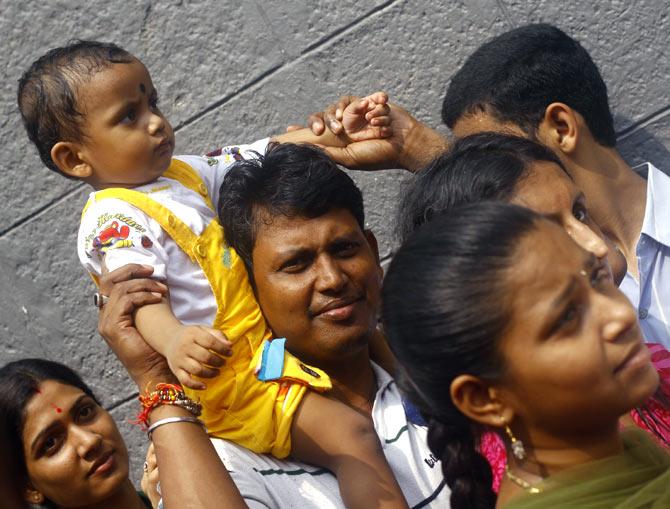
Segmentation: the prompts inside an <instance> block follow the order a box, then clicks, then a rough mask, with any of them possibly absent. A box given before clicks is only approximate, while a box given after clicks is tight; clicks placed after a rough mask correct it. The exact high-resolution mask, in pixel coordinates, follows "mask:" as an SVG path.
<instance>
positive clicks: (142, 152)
mask: <svg viewBox="0 0 670 509" xmlns="http://www.w3.org/2000/svg"><path fill="white" fill-rule="evenodd" d="M18 101H19V109H20V111H21V115H22V117H23V121H24V125H25V127H26V129H27V131H28V135H29V137H30V139H31V141H32V142H33V143H34V144H35V145H36V146H37V148H38V150H39V153H40V157H41V159H42V161H43V162H44V163H45V164H46V166H47V167H49V168H50V169H52V170H54V171H57V172H59V173H61V174H62V175H64V176H66V177H69V178H72V179H76V180H81V181H83V182H86V183H88V184H89V185H90V186H91V187H93V189H94V190H95V191H94V192H93V193H91V195H90V198H89V200H88V203H87V204H86V207H85V208H84V212H83V215H82V220H81V226H80V230H79V237H78V252H79V257H80V260H81V262H82V263H83V265H84V266H85V267H86V269H87V270H88V272H89V273H90V274H91V276H92V277H93V278H94V280H96V279H97V277H99V276H100V274H101V271H102V265H103V262H104V264H105V265H106V266H107V267H108V268H109V269H110V270H113V269H115V268H117V267H120V266H122V265H125V264H127V263H142V264H146V265H151V266H152V267H153V268H154V276H155V277H157V278H160V279H162V280H164V281H165V282H166V283H167V286H168V288H169V290H170V292H169V295H170V296H169V301H168V300H163V302H161V303H160V304H154V305H149V306H145V307H143V308H141V309H139V310H138V311H137V313H136V317H135V319H136V325H137V328H138V330H139V331H140V332H141V334H142V335H143V336H144V338H145V339H146V341H147V343H149V344H150V345H151V346H152V347H153V348H154V349H155V350H157V351H158V352H159V353H161V354H162V355H163V356H164V357H165V358H166V359H167V361H168V364H169V365H170V368H171V369H172V371H173V372H174V374H175V375H176V376H177V378H178V379H179V381H180V382H181V384H182V385H183V386H184V388H185V391H186V392H187V394H189V396H190V397H191V398H193V399H198V400H199V401H200V402H201V403H202V406H203V411H202V420H203V421H204V423H205V425H206V426H207V429H208V430H209V432H210V434H212V435H214V436H217V437H221V438H226V439H230V440H233V441H235V442H237V443H239V444H240V445H242V446H244V447H247V448H249V449H251V450H253V451H256V452H268V453H271V454H273V455H274V456H276V457H279V458H282V457H285V456H287V455H288V454H289V453H291V452H292V451H293V453H294V455H296V451H300V453H299V454H298V455H296V457H297V458H298V459H299V460H302V461H305V462H308V463H314V464H317V465H320V466H323V467H325V468H328V469H330V470H331V471H333V472H334V473H335V474H336V475H337V477H338V482H339V484H340V492H341V494H342V499H343V501H344V503H345V504H346V505H347V506H348V507H406V502H405V500H404V497H403V495H402V492H401V491H400V488H399V486H398V484H397V482H396V480H395V478H394V476H393V473H392V472H391V470H390V468H389V466H388V464H387V463H386V460H385V458H384V456H383V453H382V450H381V446H380V444H379V440H378V438H377V436H376V433H375V431H374V428H373V426H372V422H371V420H370V419H369V418H365V417H363V416H361V415H359V414H358V413H357V412H355V411H354V410H353V409H351V408H349V407H348V406H346V405H344V404H343V403H340V402H338V401H335V400H333V399H330V398H327V397H324V396H323V395H320V394H319V393H318V392H319V391H324V390H327V389H329V388H330V380H329V378H328V375H326V373H324V372H323V371H321V370H320V369H318V368H316V367H314V366H307V365H305V364H304V363H302V362H300V361H299V360H298V359H296V358H294V357H293V356H291V355H290V354H289V353H288V352H284V350H283V339H276V340H274V341H268V340H271V339H272V333H271V331H270V330H269V327H268V325H267V324H266V322H265V319H264V318H263V315H262V314H261V311H260V308H259V306H258V304H257V302H256V299H255V297H254V294H253V292H252V289H251V287H250V284H249V282H248V278H247V273H246V270H245V268H244V264H243V263H242V261H241V260H240V259H239V257H238V256H237V254H236V253H235V251H234V250H232V249H230V248H229V247H227V246H226V245H225V243H224V240H223V239H224V236H223V230H222V228H221V226H220V224H219V222H218V219H217V217H216V212H215V207H214V205H213V204H216V203H217V201H218V190H219V187H220V185H221V182H222V180H223V177H224V175H225V173H226V172H227V171H228V169H229V168H230V167H231V165H232V164H233V163H234V162H235V161H236V160H239V159H242V158H248V157H254V154H255V153H264V152H265V148H266V146H267V144H268V142H269V140H261V141H259V142H256V143H254V144H251V145H243V146H239V147H229V148H226V149H224V150H222V151H221V152H220V153H218V154H217V155H215V156H210V157H199V156H180V157H178V158H173V157H172V155H173V150H174V144H175V140H174V133H173V130H172V127H171V126H170V123H169V122H168V120H167V119H166V118H165V117H164V116H163V114H162V113H161V111H160V109H159V108H158V95H157V92H156V89H155V88H154V85H153V83H152V81H151V76H150V75H149V72H148V71H147V69H146V67H145V66H144V65H143V64H142V62H140V61H139V60H138V59H137V58H135V57H134V56H133V55H131V54H130V53H128V52H127V51H125V50H123V49H121V48H120V47H118V46H116V45H114V44H106V43H99V42H92V41H77V42H74V43H72V44H70V45H68V46H66V47H62V48H56V49H53V50H51V51H49V52H48V53H47V54H45V55H44V56H43V57H41V58H39V59H38V60H37V61H35V62H34V63H33V64H32V65H31V67H30V69H28V71H26V73H25V74H24V75H23V77H22V78H21V81H20V84H19V91H18ZM385 103H386V97H385V95H384V94H382V93H377V94H373V95H372V96H369V97H367V98H365V99H363V100H361V101H358V102H356V103H354V104H352V105H351V106H349V107H348V108H347V109H346V110H345V112H344V119H343V122H342V123H343V125H344V127H345V133H344V134H343V135H340V136H339V137H336V136H334V135H333V134H332V133H327V134H326V135H324V136H321V137H316V136H314V135H313V134H312V133H311V132H310V131H309V130H307V129H305V130H298V131H293V132H291V133H286V134H283V135H280V136H277V137H275V138H274V139H273V141H274V142H278V143H281V142H312V143H320V144H329V145H333V144H334V145H340V146H342V145H346V144H347V143H349V142H352V141H360V140H364V139H369V138H373V137H382V136H386V135H388V134H389V133H390V131H389V127H388V116H387V113H388V110H387V107H386V104H385ZM233 171H234V170H233ZM224 358H226V360H225V361H224ZM224 362H225V364H226V365H225V366H224ZM259 371H260V372H259ZM257 375H258V376H257ZM203 378H205V379H211V381H209V382H208V383H207V385H205V383H204V382H203V380H202V379H203ZM261 380H263V381H261ZM308 388H311V389H313V390H308ZM194 391H197V392H194ZM298 407H299V408H300V411H299V412H296V410H297V409H298ZM325 416H334V418H335V419H336V420H337V425H335V426H333V425H325V426H324V425H323V424H324V420H325V421H326V422H328V424H330V422H329V418H328V417H325ZM310 436H319V443H318V444H312V443H305V444H302V443H299V441H300V438H299V437H310ZM292 439H293V440H295V443H292ZM303 440H304V439H303ZM324 451H331V452H330V454H324ZM362 466H363V468H362ZM368 477H369V478H368Z"/></svg>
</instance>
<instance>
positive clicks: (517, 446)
mask: <svg viewBox="0 0 670 509" xmlns="http://www.w3.org/2000/svg"><path fill="white" fill-rule="evenodd" d="M505 433H507V436H508V437H509V440H510V442H511V445H512V454H514V457H515V458H516V459H518V460H519V461H523V460H524V459H526V449H525V448H524V446H523V442H522V441H521V440H518V439H517V438H516V437H515V436H514V433H512V428H510V427H509V426H508V425H507V424H505Z"/></svg>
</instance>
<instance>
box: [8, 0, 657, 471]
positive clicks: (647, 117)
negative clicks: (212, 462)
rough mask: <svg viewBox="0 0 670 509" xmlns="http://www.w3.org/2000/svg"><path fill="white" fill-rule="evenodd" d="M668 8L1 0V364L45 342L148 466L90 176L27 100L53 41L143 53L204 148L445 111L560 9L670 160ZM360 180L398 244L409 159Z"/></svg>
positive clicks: (384, 238)
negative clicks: (25, 124) (105, 312)
mask: <svg viewBox="0 0 670 509" xmlns="http://www.w3.org/2000/svg"><path fill="white" fill-rule="evenodd" d="M668 14H669V8H668V4H667V2H665V1H664V0H636V1H635V0H628V1H619V0H617V1H612V2H598V1H596V2H581V1H577V0H563V1H561V2H556V1H547V0H542V1H535V2H519V1H514V0H470V1H467V2H461V1H448V0H434V1H420V0H387V1H381V0H358V1H354V0H338V1H333V0H322V1H318V2H317V1H306V0H303V1H300V0H286V1H274V2H261V1H244V2H243V1H242V0H226V1H216V0H199V1H197V0H169V1H168V0H164V1H160V2H159V1H152V0H138V1H133V2H125V1H120V0H89V1H83V0H69V1H68V0H60V1H55V0H43V1H40V2H37V1H34V0H31V1H18V0H16V1H15V0H0V37H1V38H2V45H1V47H2V48H3V51H2V52H1V54H0V62H1V65H0V67H1V69H2V73H3V74H2V77H3V79H2V82H1V84H0V87H1V88H0V94H1V95H0V115H1V116H0V136H1V138H0V139H1V140H2V143H3V146H4V147H5V150H4V158H3V162H2V172H1V173H0V203H1V204H2V205H1V206H0V363H4V362H5V361H8V360H12V359H17V358H21V357H25V356H39V357H46V358H50V359H55V360H59V361H62V362H65V363H67V364H68V365H69V366H71V367H73V368H75V369H76V370H78V371H79V372H80V373H81V374H82V375H83V377H84V379H85V380H87V381H88V382H89V383H90V384H91V385H92V386H93V387H94V389H95V390H96V392H97V393H98V394H99V395H100V396H101V398H102V400H103V401H104V403H105V404H106V406H107V407H108V408H110V409H111V410H112V413H113V414H114V416H115V417H116V419H117V420H118V422H119V423H120V425H121V427H122V431H123V432H124V434H125V437H126V438H127V441H128V444H129V446H130V449H131V452H132V457H133V468H134V469H135V472H139V470H140V469H139V465H141V461H142V455H143V451H144V448H145V442H144V437H143V435H142V434H141V433H139V431H138V430H136V429H134V428H133V427H132V426H130V425H128V424H127V423H126V422H127V419H128V418H129V417H131V416H132V415H133V414H134V412H135V411H136V408H137V406H136V403H135V402H134V391H133V388H132V386H131V384H130V383H129V380H128V378H127V377H126V375H125V374H124V372H123V370H122V369H121V368H120V366H119V364H118V363H117V362H116V360H115V358H114V357H113V355H112V354H110V353H109V352H108V351H107V349H106V348H105V346H104V344H103V342H102V340H101V339H100V338H99V337H98V335H97V332H96V311H95V309H94V308H93V307H92V305H91V302H92V301H91V295H92V293H93V291H94V290H93V285H92V284H91V283H90V282H89V280H88V278H87V277H86V276H85V274H84V273H83V270H82V269H81V268H80V266H79V264H78V261H77V258H76V253H75V240H76V231H77V226H78V219H79V212H80V210H81V207H82V205H83V204H84V202H85V197H86V195H87V193H88V190H87V189H86V188H85V187H84V186H83V185H81V184H77V183H75V182H71V181H68V180H65V179H63V178H61V177H58V176H57V175H54V174H52V173H51V172H49V171H48V170H46V169H45V168H44V167H42V165H41V163H40V161H39V158H38V157H37V155H36V151H35V150H34V149H33V147H32V146H30V145H29V143H28V140H27V137H26V135H25V134H24V132H23V128H22V126H21V124H20V120H19V115H18V112H17V109H16V106H15V93H16V83H17V80H18V78H19V76H20V74H21V72H22V71H23V70H24V69H25V68H26V67H27V66H28V65H29V64H30V62H31V61H32V60H33V59H35V58H36V57H38V56H39V55H41V54H42V53H43V52H45V51H46V50H47V49H49V48H51V47H54V46H57V45H61V44H63V43H65V42H66V41H67V40H68V39H71V38H91V39H100V40H111V41H115V42H117V43H119V44H121V45H122V46H124V47H126V48H127V49H128V50H130V51H131V52H133V53H135V54H136V55H137V56H139V57H140V58H141V59H142V60H143V61H144V62H145V63H146V64H147V67H148V68H149V70H150V71H151V73H152V75H153V80H154V83H155V84H156V86H157V88H158V90H159V92H160V94H161V106H162V108H163V111H164V112H165V113H166V114H167V116H168V118H170V120H171V122H172V124H173V126H175V127H176V132H177V153H201V152H203V151H204V150H206V149H209V148H212V147H215V146H218V145H221V144H229V143H239V142H244V141H251V140H253V139H257V138H259V137H262V136H265V135H268V134H272V133H277V132H280V131H282V130H283V129H284V128H285V126H286V125H287V124H289V123H296V122H301V121H302V119H304V118H305V116H306V114H307V113H309V112H311V111H315V110H317V109H320V107H321V106H323V105H325V104H326V103H328V102H330V101H332V100H333V99H335V98H336V97H338V96H339V95H340V94H343V93H358V94H363V93H366V92H369V91H372V90H376V89H384V90H386V91H388V92H389V94H390V96H391V98H392V100H394V101H396V102H398V103H400V104H402V105H404V106H405V107H407V108H408V109H409V110H410V111H412V112H414V113H415V114H416V115H417V116H418V118H420V119H421V120H423V121H425V122H427V123H428V124H430V125H432V126H438V125H439V124H440V122H439V109H440V104H441V99H442V96H443V94H444V91H445V90H446V85H447V83H448V79H449V76H450V75H451V73H452V72H453V71H454V70H455V69H457V68H458V66H459V65H460V64H461V63H462V62H463V61H464V59H465V58H466V57H467V55H469V54H470V53H471V52H472V51H473V50H474V49H475V48H476V47H477V46H478V45H479V44H480V43H482V42H483V41H485V40H486V39H487V38H489V37H491V36H492V35H495V34H498V33H501V32H503V31H506V30H508V29H510V28H513V27H515V26H518V25H521V24H525V23H527V22H531V21H540V20H541V21H549V22H552V23H554V24H556V25H558V26H560V27H561V28H563V29H565V30H567V31H568V32H569V33H570V34H572V35H573V36H575V37H577V38H578V39H579V40H580V41H581V42H582V43H583V44H584V45H585V46H586V48H587V49H588V50H589V51H591V52H592V55H593V57H594V58H595V60H596V62H597V63H598V64H599V65H600V68H601V70H602V72H603V74H604V76H605V80H606V82H607V83H608V85H609V90H610V96H611V104H612V108H613V111H614V112H615V114H616V127H617V130H618V132H619V133H620V140H621V149H622V150H623V152H624V154H625V156H626V157H627V158H628V159H629V160H630V161H631V162H635V163H637V162H641V161H645V160H652V161H654V162H655V163H656V164H657V166H660V167H662V168H664V169H665V170H670V159H669V158H668V157H667V156H668V152H667V149H666V147H668V146H670V144H669V143H670V88H669V87H668V86H667V83H668V78H670V55H669V53H668V51H667V46H668V43H669V42H670V19H669V16H668ZM355 178H356V180H357V182H358V183H359V184H360V185H361V186H362V188H363V189H364V192H365V199H366V206H367V211H368V224H369V226H370V227H371V228H373V229H374V231H375V232H376V233H377V234H378V236H379V239H380V241H381V248H382V254H383V256H384V257H386V258H388V257H389V255H390V253H391V251H392V249H393V241H392V237H391V234H390V218H391V217H392V213H393V209H394V204H395V203H396V194H397V191H398V186H399V183H400V181H401V180H402V179H403V174H402V173H401V172H395V171H391V172H385V173H369V174H360V173H359V174H356V175H355ZM137 475H139V474H137Z"/></svg>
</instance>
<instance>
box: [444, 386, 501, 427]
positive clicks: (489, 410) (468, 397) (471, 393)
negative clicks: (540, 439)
mask: <svg viewBox="0 0 670 509" xmlns="http://www.w3.org/2000/svg"><path fill="white" fill-rule="evenodd" d="M449 391H450V393H451V400H452V401H453V403H454V406H455V407H456V408H458V409H459V410H460V411H461V413H463V414H464V415H465V416H467V417H468V418H469V419H471V420H473V421H475V422H477V423H479V424H483V425H486V426H491V427H493V428H499V427H501V426H504V424H505V423H506V422H512V419H513V417H514V410H513V409H512V407H511V406H509V405H507V404H505V403H504V402H503V401H502V399H501V398H500V392H499V391H498V389H496V388H495V387H493V386H491V385H490V384H489V383H487V382H485V381H483V380H481V379H480V378H477V377H476V376H472V375H459V376H457V377H456V378H454V380H453V381H452V382H451V386H450V388H449Z"/></svg>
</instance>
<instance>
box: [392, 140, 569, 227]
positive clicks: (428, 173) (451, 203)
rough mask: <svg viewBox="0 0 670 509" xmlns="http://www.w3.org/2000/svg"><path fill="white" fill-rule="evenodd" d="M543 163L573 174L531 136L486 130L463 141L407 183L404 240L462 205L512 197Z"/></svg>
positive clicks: (399, 223)
mask: <svg viewBox="0 0 670 509" xmlns="http://www.w3.org/2000/svg"><path fill="white" fill-rule="evenodd" d="M538 161H545V162H550V163H555V164H557V165H558V166H559V167H560V168H561V169H562V170H563V171H564V172H565V173H566V175H568V173H567V172H566V171H565V168H564V167H563V164H562V163H561V161H560V159H559V158H558V157H557V156H556V155H555V154H554V153H553V152H552V151H551V150H549V149H548V148H546V147H545V146H543V145H540V144H539V143H536V142H534V141H531V140H528V139H526V138H521V137H519V136H511V135H506V134H499V133H480V134H474V135H472V136H468V137H466V138H462V139H459V140H457V141H456V143H454V145H453V146H452V147H451V149H450V150H449V151H448V152H446V153H445V154H443V155H441V156H439V157H438V158H437V159H435V160H434V161H433V162H431V163H430V164H429V165H428V167H426V168H425V169H424V170H422V171H420V172H419V173H418V174H417V175H416V176H415V177H414V178H413V179H410V180H409V181H408V182H407V184H406V187H405V192H404V193H403V197H402V199H401V202H400V207H399V211H398V218H397V229H398V235H399V237H400V239H401V240H402V239H405V238H407V237H408V236H409V235H410V234H411V233H412V232H413V231H414V230H416V229H417V228H418V227H419V226H421V225H422V224H424V223H426V222H428V221H430V220H431V218H432V217H433V216H435V215H437V214H439V213H441V212H445V211H448V210H451V209H453V208H455V207H458V206H460V205H464V204H467V203H478V202H482V201H486V200H491V201H508V200H509V199H510V198H511V196H512V193H513V192H514V190H515V189H516V187H517V186H518V184H519V183H520V182H521V181H522V180H523V179H524V178H526V176H527V175H528V172H529V170H530V166H531V164H532V163H534V162H538ZM568 177H569V175H568Z"/></svg>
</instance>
